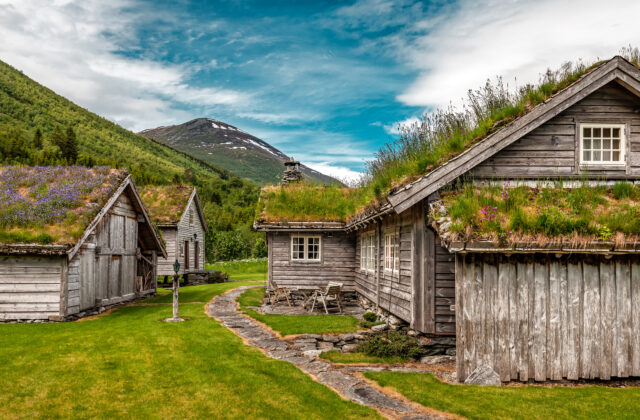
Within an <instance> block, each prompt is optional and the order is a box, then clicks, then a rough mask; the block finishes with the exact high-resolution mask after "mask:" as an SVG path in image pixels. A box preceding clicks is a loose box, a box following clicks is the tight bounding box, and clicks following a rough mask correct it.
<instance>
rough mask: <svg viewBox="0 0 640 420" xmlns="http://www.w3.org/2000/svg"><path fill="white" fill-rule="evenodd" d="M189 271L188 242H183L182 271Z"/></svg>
mask: <svg viewBox="0 0 640 420" xmlns="http://www.w3.org/2000/svg"><path fill="white" fill-rule="evenodd" d="M188 269H189V241H184V270H185V271H187V270H188Z"/></svg>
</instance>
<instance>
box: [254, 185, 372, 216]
mask: <svg viewBox="0 0 640 420" xmlns="http://www.w3.org/2000/svg"><path fill="white" fill-rule="evenodd" d="M361 204H362V197H361V196H360V190H359V189H356V188H345V187H339V186H336V185H315V184H309V183H305V182H303V183H296V184H289V185H286V186H271V187H264V188H263V189H262V193H261V194H260V200H259V202H258V209H257V212H256V213H257V221H258V222H260V223H269V222H345V221H346V220H347V217H349V215H352V214H353V213H354V212H355V211H356V209H357V206H358V205H361Z"/></svg>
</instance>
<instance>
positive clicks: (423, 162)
mask: <svg viewBox="0 0 640 420" xmlns="http://www.w3.org/2000/svg"><path fill="white" fill-rule="evenodd" d="M620 55H622V56H623V57H625V58H626V59H627V60H629V61H630V62H632V63H633V64H635V65H638V62H639V60H640V51H639V50H638V49H637V48H633V47H631V46H629V47H626V48H623V49H622V50H621V51H620ZM601 64H602V62H597V63H592V64H590V65H588V64H586V63H584V62H582V61H577V62H566V63H564V64H563V65H562V66H561V67H560V68H559V69H557V70H550V69H549V70H547V71H546V72H545V73H544V74H542V75H541V77H540V80H539V82H538V83H537V84H526V85H524V86H522V87H520V88H518V89H515V90H512V89H510V88H509V86H508V85H507V84H506V83H505V82H504V81H503V80H502V78H500V77H498V78H496V79H495V81H491V80H487V82H486V83H485V85H484V86H483V87H481V88H480V89H476V90H469V91H468V93H467V97H466V99H465V100H463V104H462V107H461V109H458V108H455V107H453V106H449V107H447V108H444V109H438V110H436V111H434V112H428V113H425V114H424V115H423V116H422V118H421V120H420V121H419V122H417V123H414V124H411V125H408V126H400V127H399V130H400V135H399V137H398V138H397V139H396V140H394V141H392V142H390V143H388V144H387V145H386V146H384V147H383V148H382V149H381V150H380V151H378V152H377V153H376V155H375V159H374V160H372V161H370V162H368V164H367V176H366V177H365V180H364V182H363V184H364V187H365V188H366V189H367V190H368V192H367V194H368V195H369V196H377V197H381V196H384V195H385V194H386V193H387V192H388V191H389V190H390V189H393V188H394V187H397V186H399V185H403V184H406V183H408V182H411V181H412V180H414V179H416V178H417V177H419V176H421V175H424V174H426V173H428V172H429V171H431V170H433V169H435V168H436V167H437V166H439V165H441V164H442V163H444V162H446V161H447V160H449V159H451V158H452V157H454V156H455V155H457V154H459V153H460V152H462V151H463V150H465V149H466V148H468V147H469V146H470V145H472V144H474V143H475V142H477V141H479V140H481V139H482V138H484V137H486V136H487V135H489V134H491V133H492V132H494V131H496V130H498V129H499V128H500V127H502V126H503V125H505V124H507V123H509V122H511V121H513V120H514V119H516V118H517V117H520V116H522V115H524V114H525V113H527V112H528V111H530V110H531V109H533V107H535V106H536V105H538V104H540V103H542V102H544V101H545V100H547V99H548V98H549V97H550V96H552V95H553V94H555V93H556V92H558V91H560V90H561V89H563V88H565V87H567V86H569V85H570V84H572V83H574V82H575V81H577V80H578V79H579V78H580V77H582V76H583V75H584V74H585V73H586V72H588V71H589V70H591V69H593V68H595V67H598V66H599V65H601Z"/></svg>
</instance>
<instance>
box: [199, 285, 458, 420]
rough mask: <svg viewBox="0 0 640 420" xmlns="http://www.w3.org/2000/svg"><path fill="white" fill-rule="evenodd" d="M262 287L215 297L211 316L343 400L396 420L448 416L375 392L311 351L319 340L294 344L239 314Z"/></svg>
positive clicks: (355, 374) (302, 339)
mask: <svg viewBox="0 0 640 420" xmlns="http://www.w3.org/2000/svg"><path fill="white" fill-rule="evenodd" d="M252 287H260V286H243V287H238V288H236V289H233V290H230V291H229V292H227V293H225V294H223V295H220V296H217V297H215V298H214V299H213V300H212V301H211V302H210V303H209V304H208V305H207V307H206V309H207V314H208V315H209V316H211V317H213V318H215V319H216V320H218V321H219V322H221V323H222V325H224V326H225V327H227V328H229V329H230V330H231V331H233V332H234V333H235V334H237V335H239V336H241V337H243V338H244V339H245V341H246V342H247V343H248V344H249V345H251V346H253V347H256V348H258V349H261V350H262V351H263V352H264V353H265V354H266V355H267V356H268V357H271V358H272V359H278V360H283V361H287V362H290V363H293V364H294V365H295V366H296V367H298V368H299V369H300V370H302V371H303V372H305V373H307V374H309V375H310V376H311V378H312V379H314V380H315V381H317V382H320V383H321V384H324V385H326V386H327V387H329V388H331V389H333V390H334V391H335V392H337V393H338V394H339V395H341V396H342V397H344V398H346V399H349V400H351V401H353V402H356V403H358V404H361V405H365V406H369V407H372V408H374V409H376V410H378V412H380V413H381V414H382V415H383V416H385V417H387V418H393V419H444V418H449V417H448V416H446V415H445V414H440V413H435V412H432V411H430V410H428V409H426V408H422V407H421V406H419V405H418V404H415V403H411V402H410V401H408V400H405V399H404V398H402V397H399V396H398V395H389V394H386V393H385V392H384V391H381V390H380V389H377V388H375V387H374V386H372V385H371V384H369V383H368V382H367V381H366V380H365V379H363V378H362V376H360V374H359V372H358V371H356V370H352V369H349V368H348V367H341V366H338V365H334V364H332V363H329V362H326V361H324V360H322V359H317V357H316V356H317V354H318V351H317V350H313V351H309V348H308V347H307V346H306V345H305V344H306V343H307V341H309V342H310V341H311V340H312V339H315V338H317V337H319V336H315V335H308V336H307V337H305V336H300V337H298V339H297V340H296V341H295V342H293V343H291V342H289V341H286V340H283V339H280V338H278V336H277V335H276V334H274V333H273V332H272V331H270V330H268V329H267V328H265V327H264V326H263V325H261V324H259V323H257V322H255V321H254V320H252V319H251V318H248V317H246V316H245V315H244V314H242V313H240V312H239V311H238V306H237V303H236V299H237V298H238V297H239V296H240V295H241V294H242V293H244V292H245V291H246V290H247V289H250V288H252Z"/></svg>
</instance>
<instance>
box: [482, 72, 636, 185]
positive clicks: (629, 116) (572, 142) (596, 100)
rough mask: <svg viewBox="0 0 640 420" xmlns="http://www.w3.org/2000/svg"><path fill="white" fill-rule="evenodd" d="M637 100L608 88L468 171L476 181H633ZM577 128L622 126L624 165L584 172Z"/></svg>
mask: <svg viewBox="0 0 640 420" xmlns="http://www.w3.org/2000/svg"><path fill="white" fill-rule="evenodd" d="M639 108H640V99H638V98H637V97H636V96H634V95H632V94H631V93H630V92H629V91H628V90H626V89H625V88H623V87H621V86H620V85H618V84H617V83H614V82H612V83H610V84H608V85H606V86H605V87H603V88H601V89H599V90H597V91H596V92H594V93H592V94H591V95H589V96H587V97H586V98H585V99H583V100H581V101H580V102H578V103H576V104H575V105H573V106H571V107H569V108H568V109H567V110H565V111H564V112H562V113H561V114H559V115H558V116H557V117H555V118H552V119H551V120H549V121H548V122H546V123H545V124H543V125H541V126H540V127H538V128H536V129H535V130H533V131H532V132H531V133H529V134H527V135H525V136H524V137H522V138H521V139H520V140H517V141H516V142H515V143H513V144H512V145H510V146H507V147H506V148H505V149H503V150H501V151H500V152H498V153H496V154H495V155H494V156H493V157H491V158H489V159H487V160H486V161H485V162H483V163H482V164H480V165H478V166H477V167H476V168H474V169H473V170H471V171H470V174H471V175H473V176H474V177H476V178H485V177H486V178H494V177H495V178H534V179H536V178H547V177H552V178H557V177H579V178H580V177H584V176H585V175H591V176H592V177H603V176H606V177H607V178H609V179H637V178H638V176H639V175H640V114H638V112H637V111H638V109H639ZM580 122H583V123H588V122H596V123H597V122H607V123H620V124H626V127H627V129H626V133H625V134H626V136H625V137H626V141H627V144H626V145H625V146H626V147H625V149H626V150H627V153H626V165H623V166H622V167H618V168H615V169H611V168H608V169H607V168H595V169H593V168H592V169H589V170H586V169H584V168H581V167H580V165H579V164H578V162H579V132H578V129H577V126H578V125H579V123H580Z"/></svg>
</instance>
